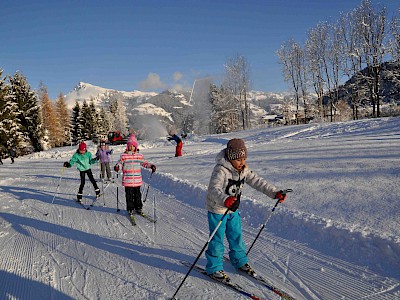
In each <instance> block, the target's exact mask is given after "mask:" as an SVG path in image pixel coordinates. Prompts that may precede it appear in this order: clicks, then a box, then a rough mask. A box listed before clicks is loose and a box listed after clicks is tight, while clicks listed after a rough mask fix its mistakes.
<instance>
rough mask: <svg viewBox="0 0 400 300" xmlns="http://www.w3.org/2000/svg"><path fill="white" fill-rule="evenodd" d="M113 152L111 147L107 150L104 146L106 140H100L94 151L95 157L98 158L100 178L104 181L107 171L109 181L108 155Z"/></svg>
mask: <svg viewBox="0 0 400 300" xmlns="http://www.w3.org/2000/svg"><path fill="white" fill-rule="evenodd" d="M112 153H113V149H111V150H109V149H107V148H106V142H100V148H99V149H98V150H97V152H96V157H97V158H99V159H100V170H101V175H100V178H101V180H103V181H104V175H105V173H107V179H108V181H111V180H112V178H111V170H110V155H111V154H112Z"/></svg>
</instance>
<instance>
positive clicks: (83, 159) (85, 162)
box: [64, 142, 100, 202]
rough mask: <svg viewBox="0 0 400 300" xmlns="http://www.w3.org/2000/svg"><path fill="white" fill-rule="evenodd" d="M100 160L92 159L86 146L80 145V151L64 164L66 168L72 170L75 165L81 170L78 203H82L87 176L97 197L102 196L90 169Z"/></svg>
mask: <svg viewBox="0 0 400 300" xmlns="http://www.w3.org/2000/svg"><path fill="white" fill-rule="evenodd" d="M97 159H98V158H92V153H91V152H89V151H87V150H86V144H85V143H83V142H82V143H80V144H79V147H78V150H76V152H75V153H74V155H72V158H71V159H70V161H66V162H65V163H64V167H66V168H71V167H72V166H73V165H74V164H75V163H76V167H77V168H78V170H79V174H80V177H81V184H80V186H79V191H78V194H77V195H76V198H77V200H76V201H77V202H81V201H82V195H83V194H82V193H83V187H84V186H85V175H86V174H87V176H88V177H89V180H90V182H91V183H92V184H93V187H94V191H95V192H96V197H99V196H100V189H99V187H98V186H97V183H96V180H94V178H93V173H92V169H91V168H90V166H91V165H93V164H95V163H96V161H97Z"/></svg>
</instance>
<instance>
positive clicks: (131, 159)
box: [114, 134, 156, 215]
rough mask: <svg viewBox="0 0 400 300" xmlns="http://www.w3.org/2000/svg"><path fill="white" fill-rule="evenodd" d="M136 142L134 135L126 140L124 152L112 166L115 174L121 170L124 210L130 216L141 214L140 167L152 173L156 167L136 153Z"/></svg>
mask: <svg viewBox="0 0 400 300" xmlns="http://www.w3.org/2000/svg"><path fill="white" fill-rule="evenodd" d="M138 151H139V150H138V142H137V140H136V137H135V135H134V134H132V135H131V136H130V137H129V138H128V142H127V145H126V151H125V153H123V154H122V155H121V157H120V159H119V161H118V163H117V164H116V165H115V166H114V170H115V172H118V171H119V170H120V169H121V170H122V173H123V176H122V185H123V186H124V187H125V199H126V209H127V211H128V213H129V214H130V215H133V212H134V211H136V212H137V213H138V214H143V212H142V208H143V203H142V193H141V192H140V187H141V186H142V183H143V182H142V174H141V169H140V167H143V168H148V169H151V170H152V172H153V173H154V172H155V171H156V166H155V165H153V164H151V163H149V162H148V161H146V160H144V157H143V154H141V153H138Z"/></svg>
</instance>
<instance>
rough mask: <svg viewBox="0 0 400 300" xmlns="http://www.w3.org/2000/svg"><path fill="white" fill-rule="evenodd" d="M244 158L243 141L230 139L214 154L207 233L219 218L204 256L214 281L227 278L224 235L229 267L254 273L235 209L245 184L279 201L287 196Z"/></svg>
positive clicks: (207, 205)
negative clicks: (229, 262)
mask: <svg viewBox="0 0 400 300" xmlns="http://www.w3.org/2000/svg"><path fill="white" fill-rule="evenodd" d="M246 159H247V149H246V146H245V144H244V142H243V140H241V139H232V140H230V141H229V142H228V144H227V147H226V149H223V150H222V151H221V152H220V153H219V154H218V155H217V158H216V165H215V167H214V170H213V172H212V174H211V178H210V183H209V186H208V191H207V198H206V208H207V210H208V226H209V229H210V233H211V232H214V230H215V228H216V227H217V226H218V224H219V223H220V221H221V219H222V223H221V224H220V225H219V228H218V230H217V232H216V233H215V235H214V237H213V238H212V239H211V241H210V242H209V244H208V248H207V251H206V253H205V255H206V258H207V265H206V271H207V274H208V275H210V276H211V277H213V278H215V279H217V280H227V281H229V277H228V276H227V275H226V274H225V272H224V271H223V257H224V250H225V249H224V238H225V236H226V238H227V240H228V244H229V258H230V261H231V264H232V265H233V266H234V267H235V268H237V269H240V270H242V271H244V272H247V273H253V274H255V273H254V271H253V269H252V268H251V267H250V265H249V264H248V258H247V255H246V246H245V244H244V242H243V238H242V219H241V217H240V211H239V210H237V209H238V208H239V204H240V197H241V193H242V189H243V186H244V184H245V183H247V184H248V185H250V186H251V187H252V188H254V189H256V190H258V191H260V192H261V193H264V194H265V195H267V196H268V197H270V198H273V199H280V200H281V202H283V201H284V200H285V199H286V194H283V193H282V191H280V190H278V189H277V188H276V187H275V186H273V185H272V184H270V183H269V182H267V181H266V180H265V179H264V178H262V177H260V176H258V175H257V174H256V173H254V172H253V171H251V170H250V169H249V167H248V166H247V164H246ZM227 211H228V213H227V214H226V216H225V217H224V214H225V213H226V212H227Z"/></svg>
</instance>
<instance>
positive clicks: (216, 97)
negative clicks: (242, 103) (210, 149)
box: [210, 85, 240, 133]
mask: <svg viewBox="0 0 400 300" xmlns="http://www.w3.org/2000/svg"><path fill="white" fill-rule="evenodd" d="M233 99H234V98H233V97H232V95H231V94H230V93H229V92H227V91H226V89H225V88H224V86H221V88H220V89H219V88H218V87H217V86H215V85H211V86H210V103H211V105H212V113H211V130H212V133H225V132H231V131H234V130H236V129H238V127H240V114H239V110H238V109H237V108H236V104H237V103H235V101H234V100H233Z"/></svg>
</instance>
